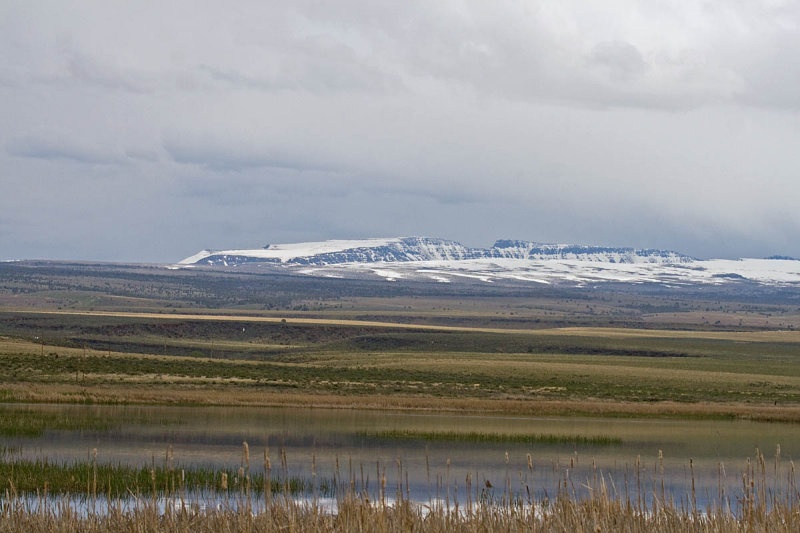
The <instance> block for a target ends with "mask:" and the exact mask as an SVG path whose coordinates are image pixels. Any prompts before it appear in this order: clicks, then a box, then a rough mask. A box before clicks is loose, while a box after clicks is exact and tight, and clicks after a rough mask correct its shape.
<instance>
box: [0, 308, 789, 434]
mask: <svg viewBox="0 0 800 533" xmlns="http://www.w3.org/2000/svg"><path fill="white" fill-rule="evenodd" d="M0 332H2V333H4V334H5V336H4V337H2V338H0V360H2V363H3V364H2V366H0V381H1V382H2V385H0V400H4V401H37V402H46V401H53V402H103V403H114V402H120V403H130V402H150V403H195V404H198V403H199V404H221V403H228V404H246V405H276V404H277V405H326V406H338V407H342V406H351V407H379V408H412V409H413V408H430V407H431V402H430V400H431V399H432V398H433V399H436V403H435V405H436V406H437V407H438V408H440V409H464V408H467V409H470V410H484V411H487V410H488V411H515V412H525V413H534V414H535V413H543V414H544V413H548V414H556V413H561V414H563V413H575V414H577V413H580V414H616V415H645V416H653V415H659V414H660V415H668V416H710V417H720V416H721V417H737V416H738V417H745V418H759V419H768V420H800V365H797V362H798V359H799V358H800V337H798V333H797V332H787V331H757V332H742V331H736V332H734V331H674V330H652V329H651V330H631V329H604V328H566V329H552V328H550V329H544V330H534V329H532V330H519V329H516V328H515V329H508V330H502V329H499V328H472V327H454V326H436V325H423V326H417V325H412V324H399V323H387V324H380V323H376V322H374V321H370V322H366V321H356V322H353V321H348V320H330V319H310V318H309V319H306V320H300V319H298V318H296V317H295V318H292V317H290V318H288V319H286V320H285V321H284V320H283V319H280V318H277V317H266V318H261V317H230V316H216V315H203V316H193V315H187V314H179V315H176V316H163V315H160V314H143V315H133V314H130V313H127V312H126V313H112V312H104V313H84V312H81V313H66V312H64V311H61V312H57V313H52V312H47V313H40V312H20V311H17V312H8V311H6V312H0Z"/></svg>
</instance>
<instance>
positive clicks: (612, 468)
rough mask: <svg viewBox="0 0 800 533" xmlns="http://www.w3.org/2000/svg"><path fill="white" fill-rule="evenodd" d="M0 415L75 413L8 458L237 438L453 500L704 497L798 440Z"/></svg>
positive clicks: (597, 427)
mask: <svg viewBox="0 0 800 533" xmlns="http://www.w3.org/2000/svg"><path fill="white" fill-rule="evenodd" d="M0 414H2V415H3V416H4V417H7V415H9V414H15V415H16V416H22V417H36V416H42V417H44V418H47V419H48V420H51V419H52V417H53V416H54V415H55V416H57V417H59V419H62V420H75V421H76V426H77V427H78V429H74V430H68V429H57V430H51V429H47V428H45V429H44V431H43V432H41V433H40V434H37V435H27V436H10V437H4V438H3V445H4V446H6V447H8V448H10V449H18V452H16V453H15V454H14V455H15V456H21V457H25V458H44V457H47V458H49V459H51V460H55V461H59V462H61V461H67V462H70V461H74V460H80V459H86V458H87V457H88V454H89V451H90V450H92V449H94V448H96V449H97V450H98V454H97V459H98V461H104V462H109V463H123V464H131V465H141V464H149V463H151V462H158V461H163V460H164V457H165V452H166V450H167V448H168V447H169V446H171V447H172V449H173V454H174V458H175V462H176V464H177V465H179V467H184V468H191V467H197V466H203V467H217V468H222V467H224V468H230V467H232V466H236V465H239V464H241V462H242V451H241V445H242V442H243V441H247V442H248V443H249V447H250V450H252V455H253V460H252V462H253V464H254V465H255V464H256V463H258V464H259V466H258V468H261V466H260V462H261V461H262V460H261V459H260V458H261V457H262V456H263V453H264V451H267V453H268V454H269V456H270V458H271V461H272V463H273V465H279V464H280V461H281V457H285V472H284V474H285V475H289V476H291V477H301V478H308V479H311V478H312V477H313V478H315V479H317V480H320V479H332V478H334V477H337V478H338V479H339V481H340V482H344V483H345V484H353V485H354V486H356V487H357V489H358V490H361V491H365V492H367V493H371V494H373V497H375V496H377V495H378V493H379V491H380V490H381V485H382V480H383V479H385V484H386V487H388V488H387V489H386V492H387V493H389V494H392V491H397V490H400V491H402V492H404V493H407V494H408V495H409V496H410V497H411V498H412V499H416V500H421V501H430V500H433V499H445V498H459V499H460V500H461V501H466V498H467V490H469V491H470V497H475V496H476V495H478V496H481V495H483V496H489V497H494V496H499V495H501V494H505V493H507V492H509V491H510V492H511V493H513V494H515V495H525V494H526V492H529V491H530V492H531V493H532V495H533V496H534V497H538V498H544V497H548V496H552V495H554V494H555V493H556V492H557V491H558V490H567V491H572V492H575V493H576V494H578V495H585V494H587V491H588V489H587V488H586V486H587V485H591V486H594V487H597V486H598V485H599V483H600V481H599V480H605V482H606V483H607V484H608V486H609V490H614V491H617V493H619V494H623V492H628V493H629V494H635V493H637V491H639V492H641V490H642V485H643V484H644V485H646V487H645V488H646V489H647V492H649V493H653V494H658V493H660V492H661V491H662V489H661V486H662V484H663V487H664V489H663V491H664V493H665V494H672V495H673V496H674V497H675V498H677V499H679V498H684V497H687V495H688V494H690V493H691V489H692V482H693V481H694V493H695V496H696V498H699V499H700V500H701V501H702V502H707V501H711V500H714V499H715V498H718V497H719V495H720V494H721V493H722V492H725V494H726V495H728V496H730V495H734V497H737V496H736V495H737V491H739V492H741V490H742V489H741V474H742V473H743V472H745V469H746V468H747V463H746V461H747V458H748V457H751V456H753V454H754V452H755V450H756V449H757V448H758V449H760V450H761V452H762V453H763V454H764V455H765V456H766V457H767V460H769V461H772V460H774V458H773V457H772V456H773V455H774V453H775V450H776V447H777V446H778V445H780V446H781V455H782V461H784V462H788V460H790V459H791V458H792V454H793V453H795V451H796V450H795V448H796V447H797V443H799V442H800V427H798V426H796V425H792V424H775V423H760V422H746V421H684V420H655V419H653V420H649V419H648V420H634V419H592V418H532V417H515V416H487V415H469V414H442V413H425V414H421V413H408V412H386V411H364V410H330V409H297V408H218V407H161V406H76V405H67V406H62V405H55V406H53V405H4V406H0ZM48 417H50V418H48ZM60 427H61V426H60ZM393 432H410V433H411V434H412V435H414V434H417V435H420V434H421V435H426V434H431V433H433V434H437V433H443V432H444V433H446V432H453V433H466V434H469V433H476V434H488V435H491V434H500V435H522V434H525V435H543V436H547V435H551V436H553V435H555V436H562V437H569V436H574V437H584V438H585V437H609V441H608V442H610V444H600V445H593V444H587V443H585V442H581V441H580V440H578V441H577V442H560V443H548V442H534V443H520V442H513V441H509V442H491V441H490V442H474V441H454V440H446V441H439V440H426V439H425V438H396V439H393V438H391V437H387V435H391V434H392V433H393ZM660 451H661V452H662V453H663V460H662V459H659V452H660ZM529 456H530V462H529ZM256 458H259V459H256ZM637 458H638V460H637ZM690 460H691V464H690ZM337 465H338V471H337ZM253 468H256V466H254V467H253ZM273 468H275V470H276V472H277V471H278V468H277V467H276V466H273ZM281 468H284V467H281ZM778 470H779V469H778V465H777V463H776V468H775V470H774V473H772V474H771V475H772V478H771V481H770V482H771V483H775V487H776V488H779V484H780V483H784V485H785V484H786V483H787V481H786V480H785V479H783V478H781V479H778ZM781 475H784V474H781ZM468 486H469V489H468Z"/></svg>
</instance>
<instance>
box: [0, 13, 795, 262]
mask: <svg viewBox="0 0 800 533" xmlns="http://www.w3.org/2000/svg"><path fill="white" fill-rule="evenodd" d="M798 26H800V3H798V2H781V1H764V2H759V1H745V0H741V1H738V0H726V1H721V2H691V1H685V0H684V1H681V2H669V1H660V0H659V1H653V0H650V1H641V2H637V1H624V0H623V1H616V0H606V1H603V2H586V1H585V0H574V1H573V0H553V1H541V0H537V1H515V2H507V1H498V0H493V1H490V2H487V1H484V0H476V1H474V2H452V1H444V0H443V1H436V2H431V1H427V0H426V1H409V0H403V1H397V0H392V1H390V2H380V1H375V0H370V1H367V2H364V1H358V2H348V1H336V2H324V1H323V2H320V1H318V0H315V1H303V0H293V1H291V2H264V1H257V2H252V3H251V2H234V3H227V2H198V1H196V0H193V1H187V2H180V1H169V2H162V1H158V2H143V1H137V2H114V1H109V0H102V1H97V2H63V1H61V0H57V1H53V2H46V1H38V0H35V1H31V0H20V1H15V0H4V1H3V2H2V3H0V259H14V258H53V259H97V260H111V261H143V262H144V261H163V262H170V261H176V260H179V259H182V258H183V257H185V256H188V255H191V254H193V253H195V252H196V251H198V250H200V249H202V248H233V247H250V248H255V247H260V246H263V245H264V244H266V243H270V242H272V243H279V242H295V241H303V240H322V239H327V238H360V237H371V236H374V237H377V236H400V235H425V236H435V237H445V238H451V239H455V240H458V241H461V242H463V243H464V244H467V245H471V246H489V245H490V244H491V243H492V242H493V241H494V240H495V239H498V238H517V239H527V240H536V241H541V242H576V243H584V244H603V245H620V246H637V247H654V248H669V249H675V250H678V251H682V252H684V253H688V254H692V255H695V256H698V257H740V256H759V257H760V256H767V255H772V254H784V255H794V256H800V113H799V112H800V28H799V27H798Z"/></svg>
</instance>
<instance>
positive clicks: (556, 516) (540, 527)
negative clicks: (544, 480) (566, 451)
mask: <svg viewBox="0 0 800 533" xmlns="http://www.w3.org/2000/svg"><path fill="white" fill-rule="evenodd" d="M12 531H13V532H18V531H24V532H31V533H36V532H42V533H50V532H66V531H71V532H86V533H89V532H91V533H95V532H97V533H111V532H117V533H127V532H130V533H134V532H143V531H152V532H162V531H163V532H173V531H174V532H178V531H181V532H185V531H191V532H196V533H211V532H228V531H231V532H232V531H248V532H259V531H303V532H306V531H307V532H328V531H347V532H350V531H354V532H355V531H359V532H362V531H382V532H394V531H397V532H400V531H402V532H408V531H431V532H459V531H464V532H474V531H483V532H493V531H543V532H544V531H559V532H561V531H563V532H573V531H586V532H598V531H648V532H678V531H681V532H683V531H688V532H693V531H698V532H699V531H703V532H716V531H719V532H733V531H769V532H796V531H800V509H798V506H797V505H796V504H795V505H789V506H786V505H776V506H774V507H772V508H767V507H763V508H759V509H752V510H748V511H747V512H745V513H743V514H739V515H736V514H732V513H730V512H727V511H717V512H711V513H709V514H700V513H693V512H688V511H686V510H682V509H679V508H676V507H675V506H673V505H665V506H658V507H655V508H653V509H650V510H646V511H642V510H639V509H637V508H636V507H635V506H632V505H627V504H625V503H623V502H621V501H619V500H615V499H613V498H611V497H609V495H608V494H603V493H601V494H599V495H598V496H596V497H593V498H590V499H588V500H583V501H575V500H572V499H569V498H559V499H557V500H556V501H554V502H553V503H552V504H550V505H548V506H533V507H530V506H524V505H506V506H494V505H490V504H488V503H486V502H482V503H478V504H475V505H472V506H468V507H465V508H451V509H449V510H448V509H446V508H445V507H443V506H435V505H434V506H419V505H416V504H413V503H411V502H409V501H400V502H397V503H395V504H394V505H385V504H382V503H380V502H378V503H375V502H369V501H368V500H366V499H364V498H358V497H349V498H344V499H342V500H340V501H339V502H338V503H337V504H336V506H335V508H334V509H333V510H332V512H331V509H328V508H324V507H321V506H319V505H315V504H314V503H306V504H297V503H294V502H292V501H287V500H279V501H276V502H274V503H272V504H270V505H268V506H267V507H266V508H265V509H264V508H262V509H261V510H260V511H259V512H253V509H251V508H249V507H248V506H246V505H245V506H240V507H237V508H234V507H224V506H223V508H222V509H217V508H215V509H212V510H202V511H197V510H192V508H191V507H189V508H180V507H178V509H177V510H176V509H174V508H172V507H167V509H166V511H164V510H162V508H161V507H159V506H158V505H156V504H155V503H154V502H146V503H140V504H139V505H136V506H133V507H132V508H129V509H126V508H124V507H123V506H121V505H114V504H111V505H109V506H108V508H107V509H103V510H102V512H97V513H87V512H81V511H79V510H78V509H76V508H75V507H73V506H72V505H70V504H67V503H64V502H62V503H55V504H53V505H52V506H50V507H49V508H46V509H44V510H41V511H36V510H34V509H33V508H31V507H29V506H26V505H24V504H22V502H19V501H17V502H15V501H6V502H4V503H3V505H2V513H1V514H0V532H12Z"/></svg>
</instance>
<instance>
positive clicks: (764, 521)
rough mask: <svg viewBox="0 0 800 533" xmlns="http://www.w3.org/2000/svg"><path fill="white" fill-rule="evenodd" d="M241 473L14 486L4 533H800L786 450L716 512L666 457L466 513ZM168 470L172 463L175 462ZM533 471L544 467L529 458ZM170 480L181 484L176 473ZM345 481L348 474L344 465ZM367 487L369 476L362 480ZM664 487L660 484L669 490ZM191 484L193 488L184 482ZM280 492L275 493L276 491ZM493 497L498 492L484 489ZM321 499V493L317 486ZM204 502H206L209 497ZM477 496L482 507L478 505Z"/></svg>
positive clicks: (495, 500)
mask: <svg viewBox="0 0 800 533" xmlns="http://www.w3.org/2000/svg"><path fill="white" fill-rule="evenodd" d="M242 452H243V453H242V466H241V467H240V468H239V471H238V473H237V474H236V478H237V480H238V481H237V482H236V487H235V488H234V490H233V491H230V490H229V488H230V487H229V485H228V478H227V474H226V473H225V472H224V471H221V472H218V473H217V474H219V477H221V479H222V486H221V487H219V490H217V491H215V492H214V491H212V492H205V493H201V495H199V496H198V494H197V493H192V492H191V491H189V490H186V487H185V486H182V484H176V483H167V484H165V488H164V490H163V491H161V490H157V487H156V475H155V470H154V469H153V470H152V473H151V481H152V483H153V488H152V491H150V492H147V493H145V492H141V491H135V490H133V489H131V488H129V489H127V496H117V497H116V498H109V497H108V494H110V493H106V494H104V493H103V492H101V491H99V490H98V488H99V485H98V476H97V464H96V461H95V460H94V459H93V461H92V463H91V469H92V471H91V477H90V478H87V485H86V492H81V493H80V494H74V493H72V494H64V493H59V494H55V495H51V494H48V485H47V484H45V485H44V486H43V487H42V489H41V490H37V491H30V490H28V491H25V492H22V491H18V490H17V486H16V485H15V484H14V481H13V477H10V478H8V487H7V488H6V489H5V490H4V491H3V492H2V493H0V533H4V532H32V533H37V532H41V533H55V532H67V531H69V532H85V533H111V532H119V533H128V532H130V533H134V532H137V533H138V532H197V533H211V532H234V531H236V532H239V531H242V532H261V531H265V532H267V531H269V532H272V531H275V532H277V531H290V532H291V531H297V532H332V531H344V532H351V531H352V532H371V531H380V532H395V531H397V532H400V531H402V532H407V531H419V532H423V531H426V532H427V531H430V532H461V531H463V532H486V533H491V532H495V531H541V532H574V531H579V532H601V531H629V532H638V531H643V532H644V531H646V532H736V531H743V532H744V531H747V532H753V531H764V532H797V531H800V491H798V488H797V484H796V479H795V467H794V463H793V462H791V461H789V462H788V465H787V466H788V468H785V469H784V467H783V466H782V463H781V457H780V447H778V449H777V452H776V455H775V458H774V462H773V461H772V460H767V459H766V458H765V457H764V455H763V454H761V453H760V452H758V451H756V454H755V457H754V458H751V459H748V460H747V463H746V464H747V467H746V470H745V472H743V473H742V474H741V484H740V485H739V487H738V489H736V491H735V493H730V492H726V489H725V487H724V486H723V485H722V483H721V482H722V480H723V477H724V470H723V469H722V465H721V464H720V470H721V471H720V486H719V494H718V495H717V496H716V498H713V499H711V500H709V501H708V503H707V505H706V507H703V506H699V505H698V496H697V495H696V494H695V472H694V467H693V464H692V462H691V461H690V463H689V472H690V483H691V485H690V487H691V488H690V489H689V491H688V492H687V493H686V494H684V495H681V496H680V497H679V498H678V499H676V497H675V495H671V494H670V493H669V492H668V491H666V489H665V483H664V477H663V476H664V469H663V462H662V461H663V457H662V456H661V454H659V465H660V467H659V468H658V474H657V476H656V477H654V478H652V479H640V475H639V472H641V471H642V468H641V463H640V459H639V458H637V460H636V472H637V473H636V474H635V475H634V477H633V478H632V479H628V478H627V476H626V478H625V480H624V484H623V486H621V487H618V486H615V485H614V483H613V481H612V480H610V479H609V480H608V482H607V481H606V479H605V478H604V477H603V476H602V475H599V476H595V477H594V478H593V479H591V480H589V479H587V480H586V482H585V483H582V484H580V485H576V484H574V483H572V482H571V481H569V480H568V479H567V478H564V479H562V481H561V482H560V483H559V487H558V491H557V493H556V494H554V495H553V496H552V498H541V497H540V498H538V499H537V498H536V496H535V494H534V493H535V491H533V490H532V487H528V486H527V485H525V487H524V490H523V491H522V492H516V493H512V491H511V478H510V476H509V477H508V479H507V480H506V484H507V485H506V486H507V489H504V490H503V491H502V492H501V493H500V494H499V495H497V496H494V495H493V494H494V493H487V492H486V491H485V490H484V487H483V486H484V483H474V484H473V480H472V477H471V475H468V476H467V479H466V480H465V481H466V486H465V488H466V489H467V490H466V491H465V494H466V500H465V501H458V500H456V499H455V498H456V497H455V494H456V493H455V492H454V493H453V498H452V499H451V493H450V492H449V490H448V492H447V497H446V499H445V500H442V499H438V498H437V499H435V500H429V501H428V502H427V503H420V502H416V501H413V500H412V499H410V492H409V490H408V481H407V476H406V487H405V490H404V488H403V486H402V483H400V484H398V486H397V487H396V489H395V490H393V489H392V488H387V485H386V477H385V470H384V471H383V472H381V471H380V470H379V472H378V474H379V484H378V489H379V490H378V492H377V493H373V494H371V495H370V494H369V493H368V492H367V491H366V490H364V491H361V490H359V489H358V488H357V487H358V485H357V482H356V479H355V476H354V474H351V476H350V479H349V480H347V478H344V479H342V478H341V477H338V475H337V480H334V487H337V488H336V489H335V490H334V493H333V494H334V496H333V497H331V498H327V499H325V498H322V499H321V498H320V497H319V493H318V491H317V490H316V489H314V490H313V494H311V495H308V496H307V497H305V498H300V499H295V498H296V495H294V494H295V493H294V492H293V491H291V490H290V488H289V486H288V485H287V479H288V477H287V476H286V475H285V474H286V472H287V466H286V459H285V454H284V453H281V465H282V466H281V467H282V469H283V470H284V476H283V478H282V479H281V480H276V479H275V478H273V477H272V476H273V472H272V464H271V461H270V458H269V454H268V450H266V449H265V451H264V474H265V479H266V481H267V483H265V484H264V490H263V491H261V492H258V491H254V488H255V487H254V485H253V483H252V481H253V477H252V476H251V471H250V449H249V446H248V445H247V443H243V450H242ZM166 460H167V462H168V463H171V458H170V457H169V454H167V459H166ZM311 467H312V476H313V477H314V479H315V478H316V462H315V461H313V460H312V465H311ZM397 467H398V478H399V479H400V480H402V479H403V476H402V473H403V472H402V464H401V463H400V461H397ZM528 468H529V469H532V468H533V465H532V462H531V459H530V457H529V460H528ZM169 471H170V473H171V474H174V475H176V476H177V475H178V473H177V471H176V470H174V469H172V468H170V469H169ZM337 472H338V462H337ZM362 475H363V473H362ZM659 477H660V479H659ZM180 479H181V480H182V479H183V474H182V473H181V477H180ZM273 480H276V481H279V485H278V486H279V487H281V483H282V488H279V489H278V490H277V491H273V488H272V487H273V484H272V483H271V482H270V481H273ZM485 485H486V487H491V485H489V483H485ZM312 486H313V487H316V486H317V485H316V482H315V481H314V482H312ZM203 494H204V495H203ZM473 495H474V496H473Z"/></svg>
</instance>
